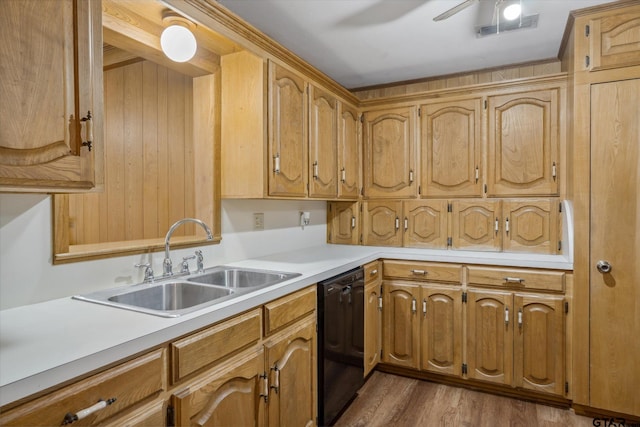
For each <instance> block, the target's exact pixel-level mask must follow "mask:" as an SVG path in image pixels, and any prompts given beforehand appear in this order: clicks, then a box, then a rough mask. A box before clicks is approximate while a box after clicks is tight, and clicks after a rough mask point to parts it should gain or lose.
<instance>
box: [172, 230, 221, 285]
mask: <svg viewBox="0 0 640 427" xmlns="http://www.w3.org/2000/svg"><path fill="white" fill-rule="evenodd" d="M185 222H193V223H195V224H198V225H199V226H200V227H202V228H203V229H204V231H205V232H206V233H207V240H213V234H212V233H211V229H210V228H209V226H208V225H207V224H205V223H204V222H202V221H201V220H199V219H196V218H183V219H181V220H178V221H176V222H175V223H174V224H173V225H172V226H171V227H170V228H169V231H167V235H166V236H165V238H164V261H163V263H162V270H163V273H164V275H165V276H173V267H172V263H171V257H170V256H169V240H171V235H172V234H173V232H174V231H175V229H176V228H178V227H179V226H181V225H182V224H184V223H185Z"/></svg>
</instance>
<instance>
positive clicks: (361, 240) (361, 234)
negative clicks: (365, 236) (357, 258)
mask: <svg viewBox="0 0 640 427" xmlns="http://www.w3.org/2000/svg"><path fill="white" fill-rule="evenodd" d="M360 244H361V245H362V234H361V235H360Z"/></svg>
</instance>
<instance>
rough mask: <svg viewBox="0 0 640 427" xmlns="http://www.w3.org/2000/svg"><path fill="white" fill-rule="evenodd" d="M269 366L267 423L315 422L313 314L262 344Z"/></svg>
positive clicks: (273, 424)
mask: <svg viewBox="0 0 640 427" xmlns="http://www.w3.org/2000/svg"><path fill="white" fill-rule="evenodd" d="M265 348H266V361H267V365H268V367H269V373H268V375H269V384H270V390H269V415H268V417H269V425H270V426H273V427H276V426H310V425H313V424H314V423H315V416H316V411H315V396H316V391H315V390H316V369H317V367H316V329H315V316H314V317H313V318H311V319H310V320H308V321H304V322H301V324H300V326H299V327H296V328H295V329H294V330H293V331H291V332H290V333H286V334H285V335H282V336H281V337H280V338H275V337H274V338H273V339H272V340H271V341H269V342H267V343H266V344H265Z"/></svg>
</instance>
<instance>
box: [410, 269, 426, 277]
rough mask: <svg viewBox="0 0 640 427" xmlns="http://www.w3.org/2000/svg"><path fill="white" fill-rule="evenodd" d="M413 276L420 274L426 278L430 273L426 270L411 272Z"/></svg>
mask: <svg viewBox="0 0 640 427" xmlns="http://www.w3.org/2000/svg"><path fill="white" fill-rule="evenodd" d="M411 272H412V273H413V274H420V275H421V276H426V275H427V274H428V273H427V272H426V271H424V270H411Z"/></svg>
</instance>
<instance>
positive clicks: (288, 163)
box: [269, 62, 308, 197]
mask: <svg viewBox="0 0 640 427" xmlns="http://www.w3.org/2000/svg"><path fill="white" fill-rule="evenodd" d="M306 105H307V82H306V81H305V80H304V79H303V78H302V77H300V76H299V75H297V74H295V73H293V72H292V71H289V70H288V69H286V68H284V67H281V66H279V65H277V64H275V63H273V62H270V63H269V161H270V162H271V167H270V175H269V195H270V196H293V197H296V196H297V197H305V196H306V194H307V189H306V185H307V180H306V176H307V130H308V129H307V123H308V122H307V107H306Z"/></svg>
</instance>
